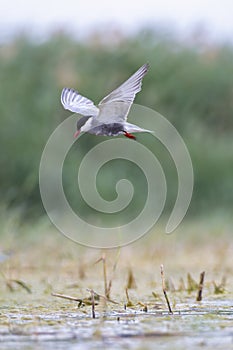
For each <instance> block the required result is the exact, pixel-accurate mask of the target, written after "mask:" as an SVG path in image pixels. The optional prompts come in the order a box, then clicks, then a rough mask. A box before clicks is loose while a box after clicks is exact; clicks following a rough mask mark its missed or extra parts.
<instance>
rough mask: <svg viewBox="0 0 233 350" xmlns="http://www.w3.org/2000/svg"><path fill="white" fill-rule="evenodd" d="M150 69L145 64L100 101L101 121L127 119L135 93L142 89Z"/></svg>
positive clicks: (99, 117) (109, 121)
mask: <svg viewBox="0 0 233 350" xmlns="http://www.w3.org/2000/svg"><path fill="white" fill-rule="evenodd" d="M148 69H149V65H148V64H144V65H143V66H142V67H141V68H139V69H138V70H137V71H136V73H134V74H133V75H132V76H131V77H130V78H129V79H128V80H126V81H125V82H124V83H123V84H121V85H120V86H119V87H118V88H117V89H115V90H114V91H112V92H111V93H110V94H109V95H107V96H106V97H104V98H103V99H102V100H101V101H100V103H99V106H98V107H99V109H100V113H99V115H98V117H97V119H98V121H99V122H100V121H101V122H108V123H111V122H113V121H114V122H123V121H125V120H126V119H127V115H128V113H129V110H130V107H131V105H132V103H133V101H134V98H135V95H136V94H137V93H138V92H139V91H141V87H142V79H143V77H144V76H145V74H146V73H147V71H148Z"/></svg>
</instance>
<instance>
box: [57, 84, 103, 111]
mask: <svg viewBox="0 0 233 350" xmlns="http://www.w3.org/2000/svg"><path fill="white" fill-rule="evenodd" d="M61 103H62V105H63V107H64V108H65V109H68V110H69V111H71V112H74V113H79V114H82V115H84V116H94V117H96V116H97V115H98V113H99V109H98V108H97V107H96V106H95V105H94V103H93V102H92V101H91V100H89V99H88V98H86V97H84V96H82V95H80V94H79V93H78V91H75V90H73V89H69V88H64V89H63V90H62V93H61Z"/></svg>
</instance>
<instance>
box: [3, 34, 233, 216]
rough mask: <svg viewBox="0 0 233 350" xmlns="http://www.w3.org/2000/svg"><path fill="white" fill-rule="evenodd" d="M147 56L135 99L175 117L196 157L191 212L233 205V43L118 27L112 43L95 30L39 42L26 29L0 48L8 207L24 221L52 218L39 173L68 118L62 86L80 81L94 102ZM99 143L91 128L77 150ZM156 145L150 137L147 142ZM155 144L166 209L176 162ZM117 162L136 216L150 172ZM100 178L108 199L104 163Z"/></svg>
mask: <svg viewBox="0 0 233 350" xmlns="http://www.w3.org/2000/svg"><path fill="white" fill-rule="evenodd" d="M113 39H114V40H113ZM145 62H149V64H150V71H149V74H148V75H147V76H146V78H145V80H144V84H143V90H142V91H141V93H140V94H138V96H137V99H136V102H137V103H138V104H142V105H144V106H148V107H150V108H152V109H155V110H156V111H158V112H159V113H161V114H162V115H164V116H165V117H166V118H167V119H168V120H170V121H171V122H172V123H173V125H174V126H175V127H176V128H177V130H178V131H179V133H180V134H181V136H182V137H183V139H184V141H185V143H186V145H187V147H188V149H189V152H190V155H191V158H192V161H193V167H194V176H195V183H194V192H193V198H192V203H191V206H190V209H189V212H188V216H189V217H193V216H198V215H210V214H213V213H215V212H229V213H231V212H232V203H233V155H232V154H233V79H232V73H233V48H232V46H231V45H230V44H221V43H215V44H213V43H212V44H201V45H197V43H195V42H194V41H193V42H192V41H191V40H186V41H185V40H182V41H181V40H179V39H178V38H175V37H174V36H168V35H165V34H163V33H162V32H160V31H156V30H150V29H146V30H141V31H139V32H137V33H135V34H134V35H132V36H124V35H120V34H119V37H118V36H117V34H116V33H115V37H114V38H112V39H111V36H110V39H109V40H102V36H101V35H98V33H96V35H95V36H90V37H89V38H88V39H86V40H85V41H84V40H78V39H72V38H71V37H70V36H69V35H68V34H66V33H65V32H62V31H59V32H57V33H54V34H53V35H51V36H50V37H49V38H47V39H46V40H44V41H41V42H36V41H33V40H31V39H30V38H29V36H27V35H20V36H18V37H16V38H14V39H11V40H10V41H9V42H7V43H5V44H2V45H1V46H0V81H1V84H0V119H1V128H0V133H1V137H0V142H1V145H0V146H1V155H0V167H1V173H0V174H1V175H0V176H1V179H0V180H1V182H0V186H1V187H0V191H1V200H0V202H1V204H0V206H1V208H4V210H6V208H7V210H9V212H10V211H15V210H17V212H18V213H19V216H20V218H21V220H23V221H25V220H30V219H32V218H33V220H35V218H38V219H39V218H41V217H42V216H43V215H45V212H44V210H43V206H42V203H41V199H40V192H39V185H38V170H39V163H40V157H41V154H42V151H43V148H44V146H45V143H46V141H47V139H48V137H49V136H50V134H51V133H52V132H53V130H54V129H55V128H56V126H58V125H59V124H60V123H61V122H62V121H63V120H64V119H65V118H67V117H68V116H69V115H70V114H69V113H68V112H67V111H65V110H64V109H63V108H62V106H61V103H60V93H61V90H62V88H63V87H64V86H68V87H73V88H76V89H78V90H79V91H80V92H81V93H82V94H83V95H84V96H88V97H89V98H91V99H92V100H93V101H95V103H97V102H98V101H99V100H100V99H101V98H102V97H103V96H105V95H106V94H107V93H108V92H109V91H111V89H114V88H115V87H116V86H117V85H118V84H119V83H121V82H122V81H124V80H125V79H126V78H128V77H129V76H130V74H132V73H133V72H134V71H135V70H136V69H138V68H139V67H140V66H141V65H142V64H144V63H145ZM139 139H140V140H143V137H142V135H140V138H139ZM101 140H103V138H95V137H93V136H91V135H85V136H84V137H83V141H82V143H81V146H80V147H79V148H77V147H75V146H74V147H73V149H72V150H71V153H72V154H71V156H70V157H71V158H72V157H74V158H75V157H77V159H78V158H80V155H84V154H85V152H86V151H87V150H88V149H89V148H90V146H92V145H94V144H96V142H100V141H101ZM150 142H151V139H150V138H149V136H146V137H145V136H144V143H145V144H146V143H148V144H149V143H150ZM150 147H152V148H153V151H154V153H155V154H156V155H157V156H158V158H159V159H160V161H161V163H162V164H163V167H164V171H165V174H166V176H167V181H168V188H169V189H170V190H169V193H170V194H169V196H168V199H167V203H166V208H165V212H169V211H170V208H171V207H172V205H173V204H174V200H175V197H176V191H177V178H176V172H175V169H174V164H173V163H172V161H171V159H169V155H167V153H166V151H165V150H164V149H163V147H162V146H161V145H159V142H158V144H157V143H154V144H152V145H151V144H150ZM74 158H73V159H74ZM67 162H68V161H67ZM68 163H72V162H68ZM69 166H70V165H68V167H67V170H65V171H64V183H65V184H66V185H67V196H68V197H69V196H71V193H72V188H71V189H69V186H70V185H69V184H70V183H71V182H72V176H73V172H72V169H71V168H69ZM113 166H114V165H113ZM115 167H116V168H115V169H116V171H115V172H114V174H115V175H114V176H115V178H116V180H117V178H118V177H119V178H122V177H127V178H129V179H131V181H132V182H133V183H134V182H135V184H136V187H137V198H138V199H137V200H136V203H135V206H134V208H132V213H131V214H132V215H136V213H137V212H138V210H139V208H140V206H141V204H143V203H144V201H145V191H144V186H140V184H139V183H138V181H143V176H141V174H139V172H137V171H136V169H134V170H132V167H131V166H129V164H128V165H127V164H123V163H121V164H120V166H119V164H115ZM119 168H120V171H119ZM69 169H70V170H69ZM117 169H118V170H117ZM117 171H118V172H117ZM101 176H102V182H101V181H100V182H101V183H100V192H102V193H103V196H105V198H108V199H110V200H111V199H112V197H111V195H110V197H108V194H109V193H112V186H114V184H113V183H112V180H113V179H112V177H111V176H112V172H108V171H106V172H104V169H103V173H102V175H101ZM114 181H115V180H114ZM114 181H113V182H114ZM71 197H72V196H71ZM70 200H71V201H72V198H71V199H70ZM76 200H77V198H76ZM76 205H77V206H78V209H79V210H80V212H81V213H82V215H84V216H85V213H86V211H88V210H89V211H90V209H88V208H87V207H86V206H85V203H83V201H82V200H80V201H78V204H77V203H76ZM89 211H88V213H89ZM131 214H130V213H129V212H127V213H126V214H125V215H127V217H129V215H131ZM105 219H106V218H105ZM106 220H107V219H106Z"/></svg>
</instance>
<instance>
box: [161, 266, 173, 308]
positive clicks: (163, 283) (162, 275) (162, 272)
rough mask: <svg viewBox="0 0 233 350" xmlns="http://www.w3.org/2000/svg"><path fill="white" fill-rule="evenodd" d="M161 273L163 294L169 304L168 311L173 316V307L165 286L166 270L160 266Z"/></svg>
mask: <svg viewBox="0 0 233 350" xmlns="http://www.w3.org/2000/svg"><path fill="white" fill-rule="evenodd" d="M160 271H161V278H162V289H163V294H164V297H165V300H166V303H167V307H168V310H169V312H170V313H171V314H173V311H172V309H171V305H170V302H169V299H168V296H167V292H166V286H165V278H164V269H163V265H160Z"/></svg>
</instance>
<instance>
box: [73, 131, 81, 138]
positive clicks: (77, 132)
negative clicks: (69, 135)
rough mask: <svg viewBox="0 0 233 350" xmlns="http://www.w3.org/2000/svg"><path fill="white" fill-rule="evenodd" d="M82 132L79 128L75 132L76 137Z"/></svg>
mask: <svg viewBox="0 0 233 350" xmlns="http://www.w3.org/2000/svg"><path fill="white" fill-rule="evenodd" d="M79 134H80V130H77V131H76V132H75V133H74V137H75V138H76V137H78V135H79Z"/></svg>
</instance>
